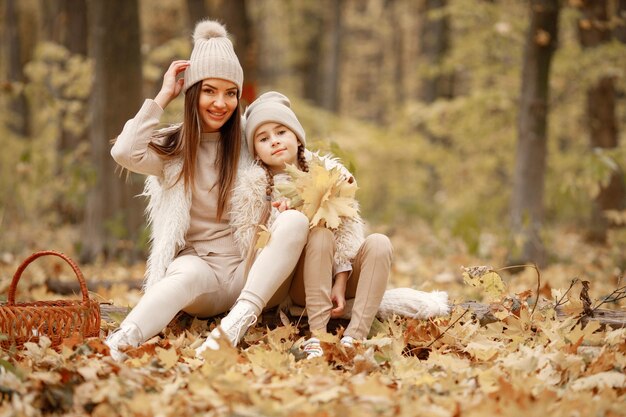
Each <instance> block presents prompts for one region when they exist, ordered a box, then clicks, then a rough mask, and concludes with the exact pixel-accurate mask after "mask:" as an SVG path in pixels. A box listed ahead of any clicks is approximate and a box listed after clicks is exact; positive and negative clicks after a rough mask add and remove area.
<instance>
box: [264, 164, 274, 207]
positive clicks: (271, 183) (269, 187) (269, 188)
mask: <svg viewBox="0 0 626 417" xmlns="http://www.w3.org/2000/svg"><path fill="white" fill-rule="evenodd" d="M261 167H263V169H264V170H265V177H266V178H267V185H266V186H265V198H266V199H267V201H272V190H273V189H274V174H272V171H270V169H269V168H268V166H267V165H265V164H263V163H261Z"/></svg>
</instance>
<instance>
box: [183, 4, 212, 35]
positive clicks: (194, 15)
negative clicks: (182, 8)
mask: <svg viewBox="0 0 626 417" xmlns="http://www.w3.org/2000/svg"><path fill="white" fill-rule="evenodd" d="M187 11H188V12H189V26H190V27H191V30H192V31H193V29H194V28H195V27H196V23H197V22H198V21H200V20H202V19H205V18H206V17H207V15H208V10H207V8H206V5H205V4H204V0H187Z"/></svg>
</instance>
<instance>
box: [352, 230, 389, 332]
mask: <svg viewBox="0 0 626 417" xmlns="http://www.w3.org/2000/svg"><path fill="white" fill-rule="evenodd" d="M392 254H393V249H392V247H391V242H390V241H389V238H388V237H387V236H385V235H382V234H378V233H376V234H373V235H370V236H368V237H367V238H366V239H365V242H363V244H362V245H361V248H360V249H359V251H358V252H357V255H356V257H355V258H354V262H353V265H352V266H353V270H352V275H351V276H350V279H349V280H348V285H347V287H346V298H352V297H354V305H353V307H352V319H351V320H350V324H349V325H348V327H347V328H346V331H345V332H344V335H345V336H350V337H352V338H354V339H364V338H366V337H367V334H368V333H369V330H370V327H371V326H372V322H373V321H374V317H375V316H376V312H377V311H378V307H379V306H380V302H381V300H382V298H383V294H384V292H385V288H386V287H387V281H388V279H389V272H390V270H391V258H392Z"/></svg>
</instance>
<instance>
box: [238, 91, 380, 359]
mask: <svg viewBox="0 0 626 417" xmlns="http://www.w3.org/2000/svg"><path fill="white" fill-rule="evenodd" d="M244 129H245V135H246V140H247V144H248V149H249V151H250V154H251V155H254V157H255V161H256V164H255V165H252V166H249V167H245V168H243V169H242V170H240V172H239V174H238V182H237V185H236V187H235V191H234V193H233V199H232V207H233V210H232V211H231V213H230V223H231V225H232V226H233V227H234V230H235V231H234V237H235V243H236V244H237V245H238V247H239V248H240V250H241V252H242V255H245V254H247V255H248V257H249V258H251V257H253V252H254V249H253V248H254V246H255V241H256V237H257V232H258V229H259V228H258V227H257V225H266V226H270V225H271V224H272V223H273V221H274V219H275V218H276V217H277V216H278V214H279V213H281V212H283V211H284V210H286V209H288V208H289V206H288V202H287V201H286V199H280V196H279V195H278V193H277V192H276V190H274V184H279V183H281V182H285V181H289V176H288V174H286V173H285V167H286V165H287V164H294V165H297V166H298V168H299V169H301V170H303V171H308V168H309V163H310V161H311V160H312V158H313V157H314V156H313V154H312V153H311V152H310V151H308V150H306V149H305V145H306V137H305V132H304V129H303V128H302V125H301V124H300V122H299V121H298V118H297V117H296V115H295V114H294V112H293V111H292V110H291V108H290V102H289V99H288V98H287V97H285V96H284V95H282V94H280V93H277V92H268V93H265V94H263V95H261V96H260V97H259V98H258V99H257V100H255V101H254V103H252V105H250V106H249V107H248V109H247V110H246V112H245V120H244ZM320 160H321V162H322V163H323V164H324V166H325V168H326V169H328V170H330V169H332V168H338V169H339V170H340V171H341V173H342V174H343V175H344V177H345V179H346V180H347V181H348V182H351V183H352V182H353V181H354V177H353V176H352V175H351V174H350V172H349V171H348V170H347V169H346V168H345V167H344V166H343V165H341V163H340V162H339V161H337V160H336V159H333V158H330V157H320ZM354 205H355V207H354V208H355V209H358V207H357V203H356V201H355V202H354ZM272 238H273V236H271V237H270V241H271V240H272ZM391 258H392V247H391V242H390V241H389V239H388V238H387V237H386V236H384V235H382V234H372V235H370V236H368V237H367V238H364V237H363V222H362V220H361V218H360V217H359V215H358V214H357V215H356V216H354V217H352V218H348V217H344V218H342V222H341V223H340V225H339V227H338V228H336V229H335V230H330V229H328V228H325V227H320V226H316V227H313V228H312V229H311V231H310V232H309V236H308V241H307V243H306V246H305V248H304V250H303V252H302V255H301V257H300V260H299V262H298V265H297V266H296V270H295V273H294V277H293V280H292V283H291V287H290V290H289V295H290V296H291V299H292V301H293V302H294V303H295V304H298V305H301V306H306V310H307V315H308V320H309V327H310V329H311V333H312V335H313V337H312V338H310V339H309V340H308V341H306V342H305V343H304V345H303V346H304V351H305V353H306V354H307V356H308V357H309V358H312V357H318V356H322V355H323V351H322V348H321V345H320V341H319V339H318V338H317V337H315V336H316V335H317V334H319V333H321V332H326V326H327V324H328V322H329V320H330V318H331V317H341V316H344V314H345V313H347V311H346V310H347V306H346V299H354V305H353V307H352V314H351V319H350V323H349V325H348V327H347V328H346V329H345V331H344V333H343V338H342V339H341V344H342V345H343V346H344V347H347V348H352V347H353V343H354V341H355V340H362V339H365V338H366V337H367V335H368V333H369V329H370V327H371V325H372V322H373V320H374V317H375V316H376V314H377V312H378V309H379V306H380V303H381V300H382V298H383V294H384V293H385V288H386V286H387V281H388V277H389V272H390V268H391Z"/></svg>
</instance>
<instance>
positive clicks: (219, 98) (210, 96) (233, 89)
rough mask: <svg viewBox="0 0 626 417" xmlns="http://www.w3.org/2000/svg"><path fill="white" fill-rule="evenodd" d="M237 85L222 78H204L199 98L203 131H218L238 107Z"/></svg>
mask: <svg viewBox="0 0 626 417" xmlns="http://www.w3.org/2000/svg"><path fill="white" fill-rule="evenodd" d="M238 103H239V99H238V98H237V86H236V85H235V84H234V83H232V82H230V81H226V80H222V79H220V78H207V79H205V80H202V86H201V87H200V97H199V98H198V114H199V115H200V122H201V123H202V132H203V133H209V132H218V131H219V130H220V128H221V127H222V126H224V123H226V122H227V121H228V119H230V116H232V114H233V112H234V111H235V109H236V108H237V104H238Z"/></svg>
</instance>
